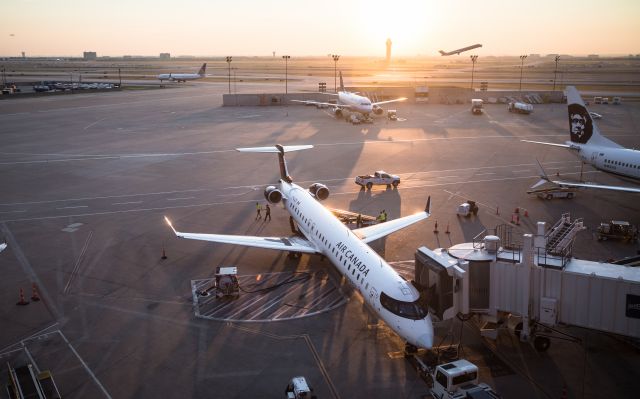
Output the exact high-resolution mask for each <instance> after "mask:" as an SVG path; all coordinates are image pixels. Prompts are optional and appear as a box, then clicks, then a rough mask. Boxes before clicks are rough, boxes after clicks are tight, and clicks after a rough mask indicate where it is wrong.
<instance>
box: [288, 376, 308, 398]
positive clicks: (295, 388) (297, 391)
mask: <svg viewBox="0 0 640 399" xmlns="http://www.w3.org/2000/svg"><path fill="white" fill-rule="evenodd" d="M284 393H285V395H286V398H287V399H315V398H316V395H315V394H314V393H313V388H311V387H310V386H309V384H308V383H307V380H306V379H305V378H304V377H302V376H299V377H293V378H292V379H291V381H290V382H289V385H287V388H286V389H285V390H284Z"/></svg>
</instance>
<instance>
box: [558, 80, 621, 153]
mask: <svg viewBox="0 0 640 399" xmlns="http://www.w3.org/2000/svg"><path fill="white" fill-rule="evenodd" d="M566 93H567V109H568V113H569V134H570V136H571V142H573V143H577V144H594V145H600V146H605V147H614V148H619V147H621V146H620V145H619V144H617V143H614V142H613V141H611V140H609V139H608V138H606V137H604V136H602V135H601V134H600V129H598V126H597V125H596V124H595V122H594V121H593V119H592V118H591V115H590V114H589V111H588V110H587V107H586V106H585V105H584V102H583V101H582V98H581V97H580V93H578V90H577V89H576V88H575V86H567V89H566Z"/></svg>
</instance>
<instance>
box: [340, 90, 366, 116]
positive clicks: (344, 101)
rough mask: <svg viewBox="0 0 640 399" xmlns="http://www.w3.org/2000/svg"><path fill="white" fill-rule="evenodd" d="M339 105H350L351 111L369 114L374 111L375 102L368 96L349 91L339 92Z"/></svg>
mask: <svg viewBox="0 0 640 399" xmlns="http://www.w3.org/2000/svg"><path fill="white" fill-rule="evenodd" d="M338 105H347V106H349V111H352V112H358V113H361V114H363V115H369V114H370V113H372V112H373V104H372V103H371V100H370V99H368V98H367V97H364V96H361V95H358V94H355V93H351V92H349V91H339V92H338Z"/></svg>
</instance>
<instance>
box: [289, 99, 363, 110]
mask: <svg viewBox="0 0 640 399" xmlns="http://www.w3.org/2000/svg"><path fill="white" fill-rule="evenodd" d="M289 101H291V102H292V103H303V104H311V105H326V106H327V107H336V108H351V106H350V105H344V104H333V103H323V102H321V101H311V100H289Z"/></svg>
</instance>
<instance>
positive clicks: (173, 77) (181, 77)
mask: <svg viewBox="0 0 640 399" xmlns="http://www.w3.org/2000/svg"><path fill="white" fill-rule="evenodd" d="M206 70H207V63H206V62H205V63H204V64H202V66H201V67H200V70H199V71H198V73H162V74H160V75H158V79H160V82H162V81H163V80H168V81H170V82H178V83H180V82H186V81H187V80H196V79H202V78H204V76H205V75H204V73H205V71H206Z"/></svg>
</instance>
